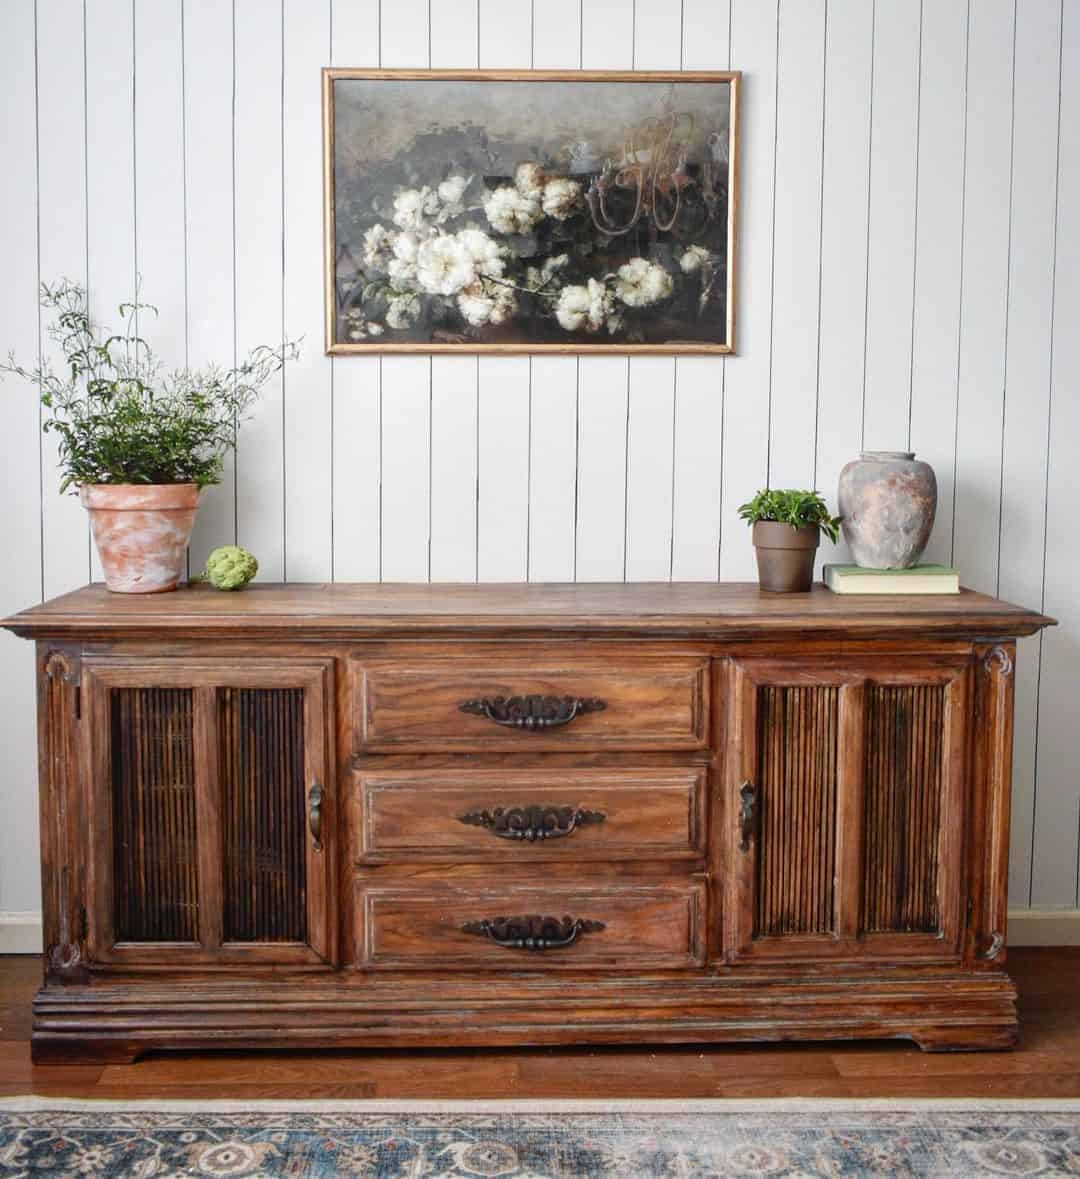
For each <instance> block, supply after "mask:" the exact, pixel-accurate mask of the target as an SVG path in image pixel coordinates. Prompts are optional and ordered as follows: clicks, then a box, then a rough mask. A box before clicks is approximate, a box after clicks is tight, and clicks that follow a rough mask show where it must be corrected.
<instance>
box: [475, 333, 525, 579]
mask: <svg viewBox="0 0 1080 1179" xmlns="http://www.w3.org/2000/svg"><path fill="white" fill-rule="evenodd" d="M479 379H480V398H479V413H478V426H477V430H478V446H477V453H478V462H477V469H478V472H479V473H478V477H477V499H478V506H477V512H478V516H477V545H476V563H477V576H478V578H479V580H480V581H524V580H525V578H526V576H527V561H528V551H529V358H528V357H527V356H484V357H481V358H480V377H479Z"/></svg>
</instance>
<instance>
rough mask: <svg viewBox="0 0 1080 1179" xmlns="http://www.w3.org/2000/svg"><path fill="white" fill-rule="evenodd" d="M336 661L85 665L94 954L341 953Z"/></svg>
mask: <svg viewBox="0 0 1080 1179" xmlns="http://www.w3.org/2000/svg"><path fill="white" fill-rule="evenodd" d="M331 667H332V664H331V661H329V660H302V661H300V660H288V659H276V660H259V661H244V662H243V663H242V664H241V665H240V666H239V667H234V666H230V665H229V663H228V662H227V661H225V660H221V661H217V660H195V659H193V660H189V661H178V660H173V659H169V660H162V661H160V662H154V661H153V660H150V659H147V660H129V659H119V658H116V659H112V658H108V659H106V658H102V659H97V660H86V661H84V664H83V668H84V681H83V686H84V693H85V699H86V701H87V704H88V714H87V720H88V722H89V723H88V725H87V727H86V730H87V731H86V741H87V751H86V759H87V765H88V767H89V775H90V798H89V803H90V806H89V825H90V837H91V839H92V840H93V841H94V844H95V846H96V848H97V849H98V850H97V851H96V852H95V854H94V855H93V856H92V857H91V870H92V879H91V881H90V894H91V898H92V900H91V905H90V912H89V914H88V927H89V928H88V941H89V948H90V955H91V960H92V962H93V963H95V964H97V965H111V966H121V965H129V966H133V967H142V966H154V965H165V964H174V965H188V964H190V965H192V966H214V965H218V964H221V965H226V964H236V963H238V962H239V963H242V962H250V963H252V964H259V963H272V964H274V965H289V964H293V965H298V966H308V967H310V966H324V965H328V964H330V963H332V962H333V961H334V956H335V953H336V946H335V943H336V933H335V921H334V915H333V912H332V909H333V905H334V900H333V898H334V889H333V886H332V881H333V871H332V863H333V857H334V853H335V849H336V833H335V831H334V824H333V816H334V798H333V782H334V775H333V766H332V759H333V752H332V749H333V745H332V740H331V732H332V729H331V724H332V720H331V718H332V701H331V698H330V697H331V693H332V684H333V677H332V675H331Z"/></svg>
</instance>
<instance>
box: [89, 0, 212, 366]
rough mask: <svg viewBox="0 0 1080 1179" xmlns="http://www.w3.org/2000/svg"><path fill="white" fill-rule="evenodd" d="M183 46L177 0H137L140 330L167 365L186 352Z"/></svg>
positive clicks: (178, 363) (178, 361)
mask: <svg viewBox="0 0 1080 1179" xmlns="http://www.w3.org/2000/svg"><path fill="white" fill-rule="evenodd" d="M183 50H184V45H183V10H182V4H181V0H165V2H164V3H162V2H160V0H155V2H152V3H149V2H147V0H137V3H136V5H135V257H136V258H137V259H138V266H139V274H140V276H141V278H142V283H143V289H144V291H145V295H146V298H147V299H148V300H149V301H150V302H151V303H153V304H154V306H155V307H157V309H158V315H157V318H156V319H154V318H150V319H148V320H147V322H145V323H140V329H141V330H142V332H143V334H144V335H146V336H147V337H148V339H149V340H150V343H151V344H152V345H153V346H154V349H155V351H156V352H157V353H158V355H159V357H160V358H161V359H162V360H163V361H164V363H165V365H166V367H167V368H169V369H174V368H177V367H179V366H181V365H183V364H184V363H185V362H186V359H187V340H186V331H185V329H186V326H187V290H186V284H185V258H184V236H185V224H184V90H183V76H184V60H183ZM100 228H101V227H100V226H95V229H100ZM230 355H231V353H230Z"/></svg>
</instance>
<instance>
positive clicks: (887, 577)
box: [821, 565, 960, 594]
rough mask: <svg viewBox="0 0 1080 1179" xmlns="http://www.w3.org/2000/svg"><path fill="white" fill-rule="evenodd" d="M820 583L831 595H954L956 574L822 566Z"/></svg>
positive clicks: (942, 568)
mask: <svg viewBox="0 0 1080 1179" xmlns="http://www.w3.org/2000/svg"><path fill="white" fill-rule="evenodd" d="M821 576H822V580H823V581H824V582H825V584H826V585H827V586H828V587H829V589H831V590H832V591H833V593H834V594H958V593H959V592H960V575H959V574H958V573H957V571H956V570H955V569H950V568H948V566H946V565H915V566H913V567H912V568H911V569H863V568H861V567H860V566H858V565H826V566H825V567H824V568H823V569H822V571H821Z"/></svg>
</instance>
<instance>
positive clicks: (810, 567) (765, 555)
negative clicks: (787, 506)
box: [754, 520, 821, 594]
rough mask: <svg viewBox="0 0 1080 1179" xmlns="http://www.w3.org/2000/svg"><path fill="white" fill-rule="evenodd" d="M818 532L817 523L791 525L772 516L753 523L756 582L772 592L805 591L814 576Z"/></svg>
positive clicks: (790, 592)
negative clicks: (779, 521)
mask: <svg viewBox="0 0 1080 1179" xmlns="http://www.w3.org/2000/svg"><path fill="white" fill-rule="evenodd" d="M820 540H821V534H820V532H819V530H818V526H817V525H816V524H804V525H803V526H802V527H801V528H792V526H791V525H790V524H777V523H776V522H775V521H772V520H758V521H757V523H756V524H755V525H754V549H755V550H756V552H757V567H758V582H759V583H760V585H761V588H762V589H763V590H768V591H769V593H774V594H794V593H806V592H807V591H808V590H809V589H810V586H811V585H812V584H813V580H814V559H815V558H816V557H817V550H818V544H819V542H820Z"/></svg>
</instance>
